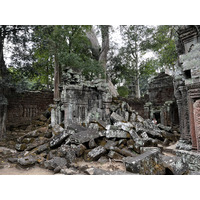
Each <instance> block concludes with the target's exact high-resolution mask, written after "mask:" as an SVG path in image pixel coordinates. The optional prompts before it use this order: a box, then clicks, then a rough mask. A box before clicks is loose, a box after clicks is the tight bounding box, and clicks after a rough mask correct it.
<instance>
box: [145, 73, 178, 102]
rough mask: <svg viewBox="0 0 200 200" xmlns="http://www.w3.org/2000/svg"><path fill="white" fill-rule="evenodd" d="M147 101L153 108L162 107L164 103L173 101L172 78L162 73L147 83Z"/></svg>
mask: <svg viewBox="0 0 200 200" xmlns="http://www.w3.org/2000/svg"><path fill="white" fill-rule="evenodd" d="M148 91H149V101H150V102H152V104H153V105H154V106H160V105H161V106H162V105H163V104H164V103H165V102H166V101H173V100H174V88H173V78H172V77H171V76H169V75H168V74H165V73H164V72H161V73H160V74H159V75H158V76H156V77H155V78H153V79H152V80H151V82H150V83H149V88H148Z"/></svg>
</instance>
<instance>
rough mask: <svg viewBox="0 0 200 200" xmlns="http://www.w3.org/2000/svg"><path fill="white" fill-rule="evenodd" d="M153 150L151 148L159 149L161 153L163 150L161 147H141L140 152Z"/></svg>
mask: <svg viewBox="0 0 200 200" xmlns="http://www.w3.org/2000/svg"><path fill="white" fill-rule="evenodd" d="M149 150H150V151H151V150H156V151H159V152H160V153H161V152H162V150H161V148H160V147H140V153H144V152H146V151H149Z"/></svg>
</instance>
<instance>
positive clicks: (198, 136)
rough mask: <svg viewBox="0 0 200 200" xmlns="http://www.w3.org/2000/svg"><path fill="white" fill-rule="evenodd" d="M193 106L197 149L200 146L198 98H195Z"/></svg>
mask: <svg viewBox="0 0 200 200" xmlns="http://www.w3.org/2000/svg"><path fill="white" fill-rule="evenodd" d="M193 108H194V127H195V136H196V137H195V139H196V146H197V150H198V151H199V147H200V100H197V101H196V102H195V103H194V104H193Z"/></svg>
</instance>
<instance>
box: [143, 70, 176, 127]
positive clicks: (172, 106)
mask: <svg viewBox="0 0 200 200" xmlns="http://www.w3.org/2000/svg"><path fill="white" fill-rule="evenodd" d="M148 93H149V100H148V102H147V103H146V104H145V105H144V113H145V118H146V119H153V118H155V119H156V121H157V123H161V124H162V125H164V126H170V127H172V126H175V125H178V124H179V121H178V107H177V104H176V100H175V97H174V87H173V77H172V76H170V75H168V74H165V73H164V72H161V73H160V74H158V75H157V76H156V77H154V78H153V79H152V80H151V81H150V83H149V88H148Z"/></svg>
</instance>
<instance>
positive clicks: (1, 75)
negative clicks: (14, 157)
mask: <svg viewBox="0 0 200 200" xmlns="http://www.w3.org/2000/svg"><path fill="white" fill-rule="evenodd" d="M28 30H29V27H28V26H17V25H0V96H1V97H0V137H3V136H5V133H6V115H7V99H6V94H5V87H6V86H7V85H8V80H9V76H8V75H9V74H8V70H7V68H6V64H5V59H4V58H5V55H4V54H5V53H4V52H5V46H4V45H5V43H7V44H8V43H9V42H10V43H12V45H13V48H12V50H14V48H15V47H16V46H24V47H25V46H26V41H27V35H28V33H29V31H28Z"/></svg>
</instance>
